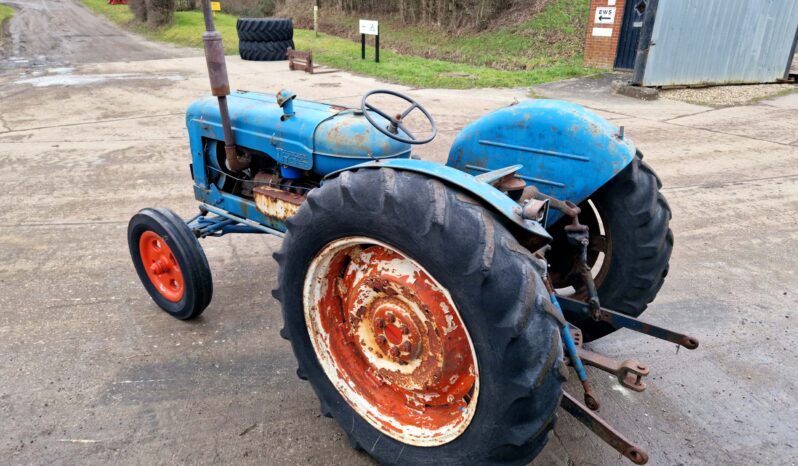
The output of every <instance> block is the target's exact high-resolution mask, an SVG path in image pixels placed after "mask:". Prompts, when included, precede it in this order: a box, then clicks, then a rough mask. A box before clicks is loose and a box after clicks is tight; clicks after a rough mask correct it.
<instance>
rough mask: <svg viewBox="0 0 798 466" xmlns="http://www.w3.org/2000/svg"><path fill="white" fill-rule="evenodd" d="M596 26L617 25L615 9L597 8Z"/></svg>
mask: <svg viewBox="0 0 798 466" xmlns="http://www.w3.org/2000/svg"><path fill="white" fill-rule="evenodd" d="M594 22H595V23H596V24H615V7H602V8H596V21H594Z"/></svg>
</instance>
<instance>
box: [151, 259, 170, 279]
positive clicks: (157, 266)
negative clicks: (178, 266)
mask: <svg viewBox="0 0 798 466" xmlns="http://www.w3.org/2000/svg"><path fill="white" fill-rule="evenodd" d="M168 270H169V269H168V266H167V265H166V264H164V263H163V261H162V260H160V259H158V260H156V261H155V262H153V263H152V265H151V266H150V271H151V272H152V273H154V274H155V275H161V274H164V273H166V272H167V271H168Z"/></svg>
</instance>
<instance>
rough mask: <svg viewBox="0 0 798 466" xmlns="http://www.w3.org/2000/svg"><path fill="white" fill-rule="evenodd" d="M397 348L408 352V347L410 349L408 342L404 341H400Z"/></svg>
mask: <svg viewBox="0 0 798 466" xmlns="http://www.w3.org/2000/svg"><path fill="white" fill-rule="evenodd" d="M399 348H400V349H401V350H402V352H404V353H409V352H410V349H411V348H410V342H409V341H406V342H404V343H402V346H400V347H399Z"/></svg>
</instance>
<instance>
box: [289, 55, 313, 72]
mask: <svg viewBox="0 0 798 466" xmlns="http://www.w3.org/2000/svg"><path fill="white" fill-rule="evenodd" d="M288 69H289V70H291V71H294V70H299V71H304V72H306V73H310V74H313V52H312V51H311V52H300V51H299V50H294V49H288Z"/></svg>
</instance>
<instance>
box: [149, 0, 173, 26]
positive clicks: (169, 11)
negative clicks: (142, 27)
mask: <svg viewBox="0 0 798 466" xmlns="http://www.w3.org/2000/svg"><path fill="white" fill-rule="evenodd" d="M174 19H175V0H147V25H148V26H150V27H152V28H159V27H163V26H168V25H170V24H172V21H174Z"/></svg>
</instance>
